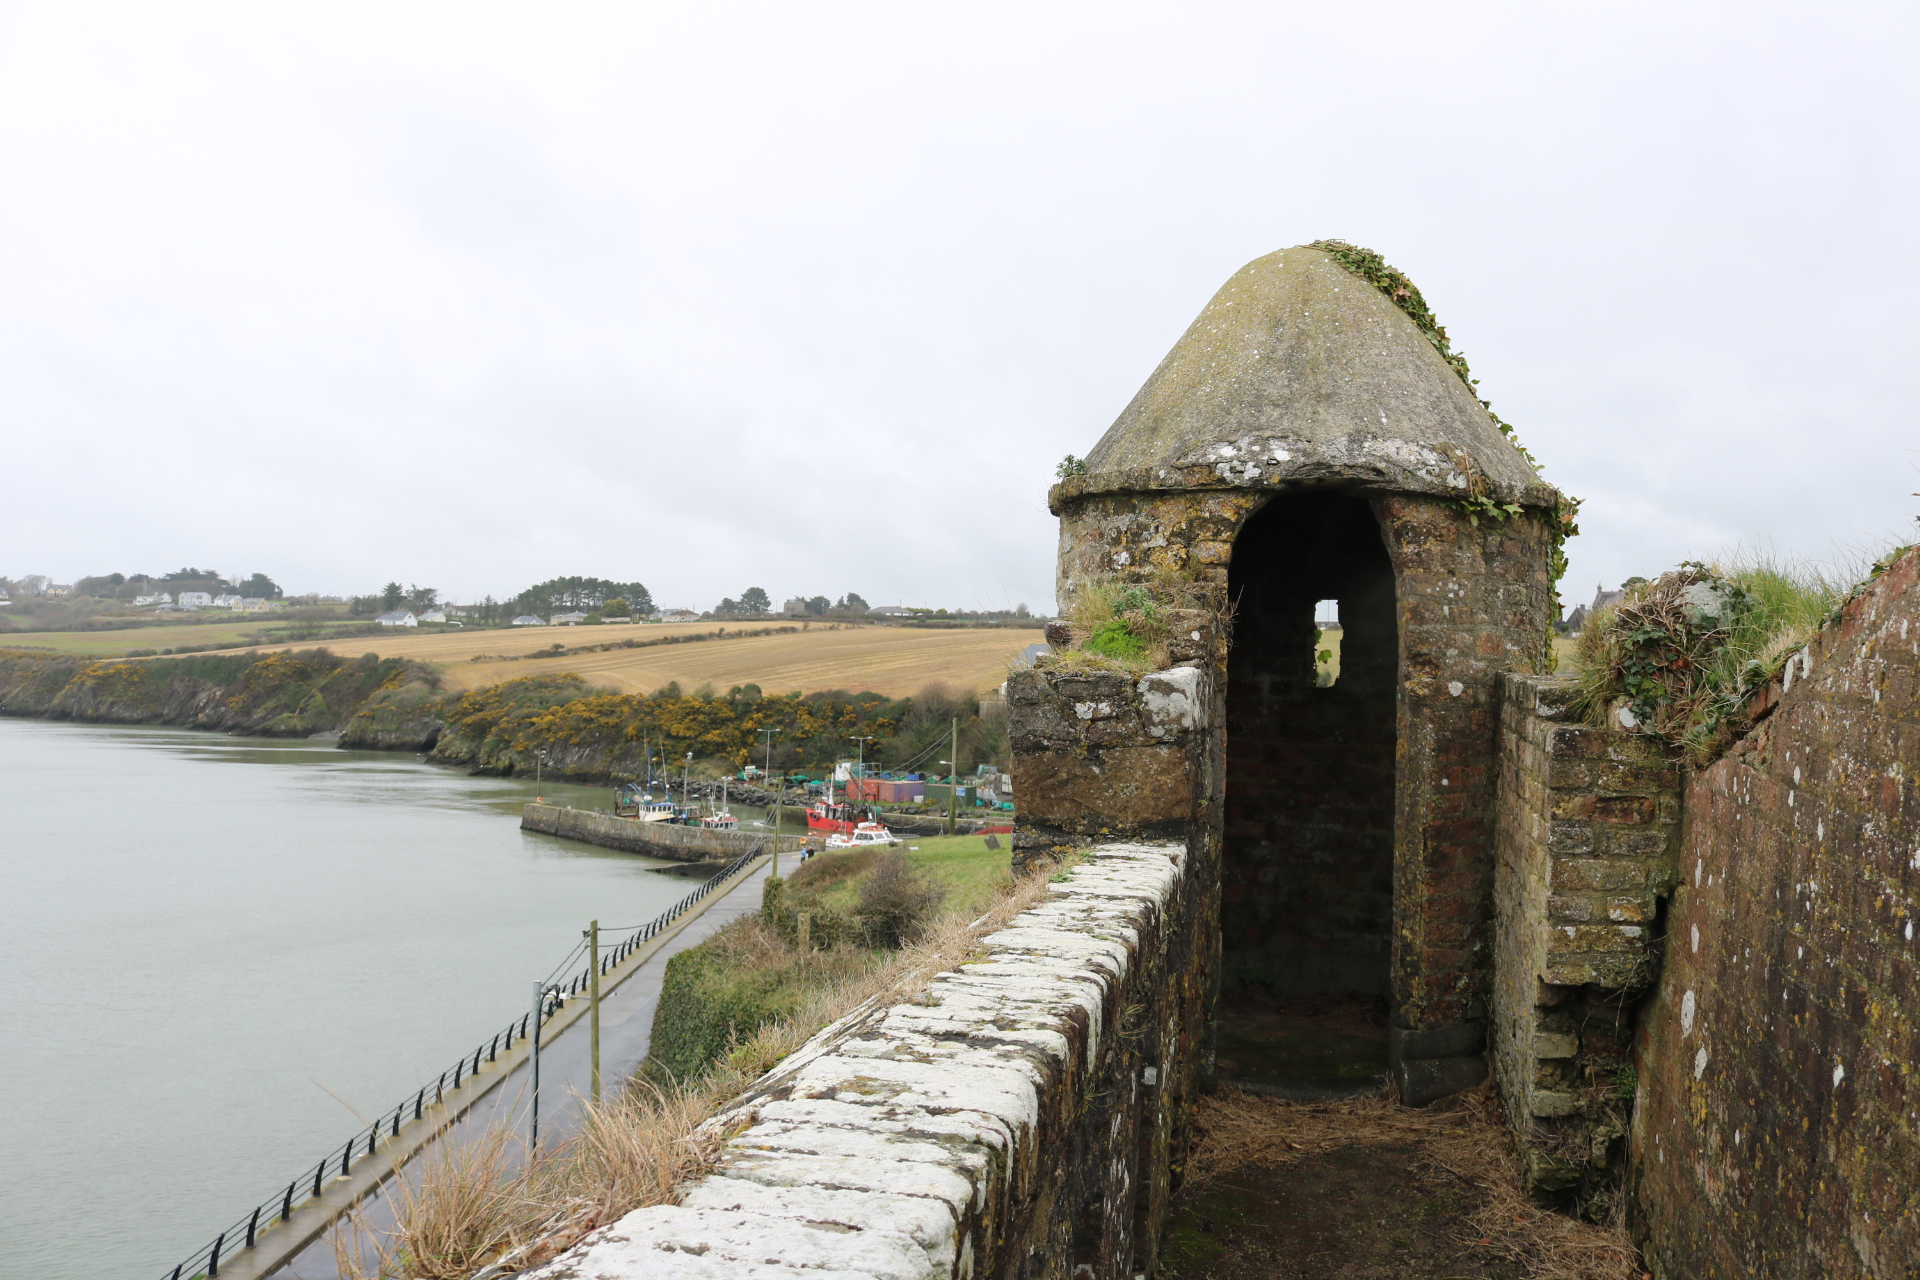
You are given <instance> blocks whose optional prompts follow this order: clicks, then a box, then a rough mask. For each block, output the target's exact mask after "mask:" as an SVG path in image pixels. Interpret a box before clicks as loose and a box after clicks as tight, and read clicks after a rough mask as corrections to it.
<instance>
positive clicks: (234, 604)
mask: <svg viewBox="0 0 1920 1280" xmlns="http://www.w3.org/2000/svg"><path fill="white" fill-rule="evenodd" d="M240 603H241V598H240V597H239V596H236V595H222V596H215V597H214V598H213V607H214V608H216V609H238V608H239V607H240Z"/></svg>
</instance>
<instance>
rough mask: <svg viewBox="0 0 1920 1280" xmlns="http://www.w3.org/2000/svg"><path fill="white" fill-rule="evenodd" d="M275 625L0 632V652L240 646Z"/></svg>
mask: <svg viewBox="0 0 1920 1280" xmlns="http://www.w3.org/2000/svg"><path fill="white" fill-rule="evenodd" d="M276 625H277V626H282V627H284V626H286V625H287V622H286V620H285V619H283V618H276V617H274V615H272V614H270V613H267V614H243V615H241V616H240V617H236V618H232V619H231V620H222V621H219V622H162V623H155V624H151V625H148V626H141V627H95V628H91V629H89V630H85V631H0V649H33V650H37V651H48V652H53V653H71V654H75V655H77V656H79V657H83V658H111V657H117V656H119V655H120V654H123V653H125V652H127V651H128V650H129V649H167V648H172V647H174V646H177V645H189V646H192V647H194V648H198V647H200V646H201V645H208V644H231V645H243V644H246V643H247V642H248V641H249V640H251V639H252V638H254V637H255V636H258V635H259V634H261V632H263V631H268V630H269V628H271V627H274V626H276ZM342 625H345V624H344V623H343V624H342ZM304 643H306V644H318V643H321V642H320V641H307V642H304Z"/></svg>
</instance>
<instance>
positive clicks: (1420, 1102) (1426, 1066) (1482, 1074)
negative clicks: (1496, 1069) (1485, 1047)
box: [1393, 1054, 1487, 1107]
mask: <svg viewBox="0 0 1920 1280" xmlns="http://www.w3.org/2000/svg"><path fill="white" fill-rule="evenodd" d="M1486 1078H1487V1060H1486V1059H1485V1058H1483V1057H1480V1056H1479V1055H1477V1054H1476V1055H1474V1056H1473V1057H1469V1058H1413V1059H1409V1060H1408V1061H1405V1062H1402V1063H1400V1064H1399V1065H1398V1066H1396V1067H1395V1068H1394V1069H1393V1081H1394V1084H1395V1085H1396V1086H1398V1088H1399V1090H1400V1104H1401V1105H1402V1106H1407V1107H1424V1106H1426V1105H1427V1104H1428V1103H1432V1102H1438V1101H1439V1100H1440V1099H1442V1098H1450V1097H1452V1096H1453V1095H1454V1094H1456V1093H1464V1092H1465V1091H1466V1090H1468V1089H1471V1088H1473V1087H1474V1086H1475V1085H1477V1084H1479V1083H1480V1082H1481V1081H1483V1080H1485V1079H1486Z"/></svg>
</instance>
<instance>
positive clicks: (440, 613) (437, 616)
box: [420, 609, 447, 622]
mask: <svg viewBox="0 0 1920 1280" xmlns="http://www.w3.org/2000/svg"><path fill="white" fill-rule="evenodd" d="M446 620H447V615H446V612H445V611H444V610H441V609H429V610H427V611H426V612H425V613H423V614H421V615H420V621H422V622H445V621H446Z"/></svg>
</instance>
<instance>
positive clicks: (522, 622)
mask: <svg viewBox="0 0 1920 1280" xmlns="http://www.w3.org/2000/svg"><path fill="white" fill-rule="evenodd" d="M513 625H514V626H516V627H544V626H546V625H547V620H546V619H545V618H536V617H534V616H533V615H532V614H530V613H523V614H521V615H520V616H519V617H517V618H515V619H514V620H513Z"/></svg>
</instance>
